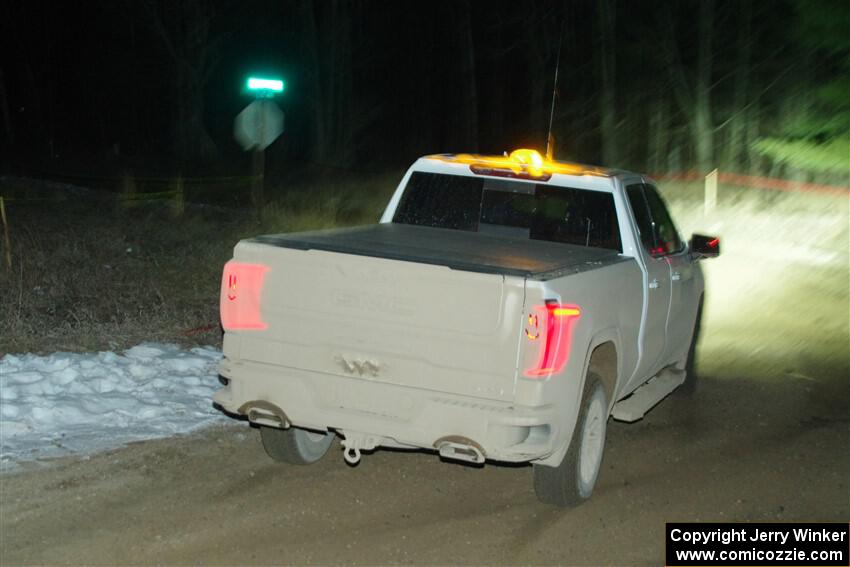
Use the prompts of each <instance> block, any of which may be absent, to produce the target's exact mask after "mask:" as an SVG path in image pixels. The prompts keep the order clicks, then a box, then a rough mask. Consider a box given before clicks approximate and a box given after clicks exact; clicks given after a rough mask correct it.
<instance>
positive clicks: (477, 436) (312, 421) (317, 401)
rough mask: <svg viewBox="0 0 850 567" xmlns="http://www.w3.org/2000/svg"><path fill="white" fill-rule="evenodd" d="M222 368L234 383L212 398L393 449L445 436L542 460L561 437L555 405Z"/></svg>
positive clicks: (247, 365)
mask: <svg viewBox="0 0 850 567" xmlns="http://www.w3.org/2000/svg"><path fill="white" fill-rule="evenodd" d="M219 373H220V374H221V375H222V376H223V377H225V378H227V379H228V380H229V382H228V384H227V386H225V387H224V388H223V389H221V390H219V391H218V392H216V394H215V396H214V400H215V402H216V403H217V404H219V405H220V406H221V407H222V408H223V409H224V410H226V411H228V412H230V413H233V414H241V415H248V414H252V415H249V419H251V420H252V421H256V422H258V423H262V424H266V425H278V424H280V423H282V424H283V425H295V426H299V427H305V428H310V429H318V430H326V429H333V430H336V431H339V432H342V433H343V434H345V433H346V432H352V433H354V432H356V433H357V434H360V435H367V436H370V437H371V438H373V439H375V440H377V442H376V443H375V445H377V446H389V447H412V448H416V447H418V448H424V449H436V448H438V445H439V443H440V441H441V440H444V439H446V438H451V439H457V438H461V439H466V440H469V441H471V444H473V445H475V446H477V447H479V448H480V449H481V451H482V452H483V454H484V456H485V458H486V459H488V460H496V461H508V462H523V461H534V460H538V459H542V458H545V457H546V456H548V455H550V454H551V453H552V452H553V451H554V440H555V439H557V438H558V437H557V436H558V431H557V420H556V419H555V411H554V409H555V408H554V406H552V405H546V406H540V407H523V406H516V405H513V404H510V403H505V402H497V401H489V400H483V399H478V398H472V397H467V396H458V395H453V394H445V393H441V392H436V391H431V390H425V389H420V388H412V387H408V386H399V385H395V384H388V383H383V382H377V381H373V380H368V379H361V378H352V377H344V376H336V375H332V374H324V373H318V372H307V371H303V370H298V369H294V368H288V367H281V366H275V365H268V364H262V363H256V362H247V361H231V360H229V359H226V358H225V359H224V360H223V361H222V363H221V365H220V367H219ZM252 408H259V410H258V411H252ZM263 408H266V410H264V409H263ZM278 410H280V411H278ZM263 416H265V418H264V417H263ZM269 417H271V418H272V419H268V418H269Z"/></svg>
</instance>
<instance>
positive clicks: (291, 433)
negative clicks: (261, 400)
mask: <svg viewBox="0 0 850 567" xmlns="http://www.w3.org/2000/svg"><path fill="white" fill-rule="evenodd" d="M260 438H261V439H262V440H263V447H264V448H265V450H266V453H268V455H269V457H271V458H272V459H274V460H275V461H279V462H281V463H289V464H290V465H310V464H313V463H315V462H317V461H319V460H320V459H321V458H322V457H324V456H325V455H326V454H327V452H328V449H330V448H331V443H333V440H334V434H333V433H320V432H315V431H308V430H306V429H300V428H298V427H290V428H289V429H278V428H277V427H265V426H262V427H260Z"/></svg>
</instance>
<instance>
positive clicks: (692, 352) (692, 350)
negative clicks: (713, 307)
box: [677, 297, 703, 396]
mask: <svg viewBox="0 0 850 567" xmlns="http://www.w3.org/2000/svg"><path fill="white" fill-rule="evenodd" d="M702 300H703V298H702V297H700V298H699V305H698V306H697V317H696V319H695V320H694V333H693V336H692V337H691V345H690V346H689V347H688V359H687V360H686V361H685V381H684V382H682V385H681V386H679V388H678V390H677V392H678V393H679V395H682V396H692V395H694V394H695V393H696V391H697V384H699V374H697V366H696V360H697V342H698V341H699V335H700V330H701V329H702Z"/></svg>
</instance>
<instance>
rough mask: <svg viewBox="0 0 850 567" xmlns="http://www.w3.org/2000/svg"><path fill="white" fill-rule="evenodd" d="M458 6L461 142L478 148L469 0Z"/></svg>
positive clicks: (476, 101)
mask: <svg viewBox="0 0 850 567" xmlns="http://www.w3.org/2000/svg"><path fill="white" fill-rule="evenodd" d="M456 6H457V7H458V12H459V13H458V18H457V20H456V21H458V22H460V25H459V29H460V33H461V42H460V43H461V45H462V47H461V70H460V72H461V81H462V82H461V85H462V87H461V88H462V89H463V91H462V93H461V108H462V109H463V114H462V120H463V122H462V123H461V125H462V126H461V128H462V132H463V133H462V136H461V137H462V144H463V147H464V150H465V151H469V152H474V151H477V150H478V88H477V81H476V77H475V43H474V41H473V38H472V15H471V14H470V7H469V2H468V1H464V2H460V3H458V4H456Z"/></svg>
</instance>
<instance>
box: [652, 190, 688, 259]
mask: <svg viewBox="0 0 850 567" xmlns="http://www.w3.org/2000/svg"><path fill="white" fill-rule="evenodd" d="M644 195H646V202H647V204H648V205H649V212H650V214H651V215H652V223H653V225H654V228H655V241H656V244H657V246H658V248H660V250H659V252H660V253H661V254H675V253H677V252H681V251H682V240H681V239H680V238H679V231H678V230H676V225H674V224H673V219H672V218H670V213H669V212H668V211H667V206H666V205H665V204H664V200H663V199H661V195H659V194H658V190H657V189H656V188H655V187H653V186H652V185H645V186H644Z"/></svg>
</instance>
